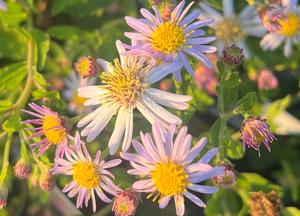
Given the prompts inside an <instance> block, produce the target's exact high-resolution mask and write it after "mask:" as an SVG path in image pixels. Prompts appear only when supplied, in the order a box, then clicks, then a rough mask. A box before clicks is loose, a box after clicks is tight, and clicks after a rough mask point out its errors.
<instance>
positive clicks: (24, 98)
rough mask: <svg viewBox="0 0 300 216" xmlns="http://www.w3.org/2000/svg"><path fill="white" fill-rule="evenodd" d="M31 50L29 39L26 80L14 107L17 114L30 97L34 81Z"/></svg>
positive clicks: (31, 45)
mask: <svg viewBox="0 0 300 216" xmlns="http://www.w3.org/2000/svg"><path fill="white" fill-rule="evenodd" d="M33 50H34V44H33V41H32V38H30V39H29V41H28V50H27V67H28V74H27V80H26V84H25V88H24V91H23V92H22V94H21V96H20V97H19V99H18V100H17V102H16V103H15V105H14V110H15V111H16V112H17V113H19V112H20V110H21V109H22V108H23V107H24V105H25V103H26V102H27V100H28V98H29V96H30V93H31V90H32V87H33V81H34V70H33Z"/></svg>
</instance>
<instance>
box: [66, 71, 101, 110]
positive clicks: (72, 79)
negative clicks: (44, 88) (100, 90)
mask: <svg viewBox="0 0 300 216" xmlns="http://www.w3.org/2000/svg"><path fill="white" fill-rule="evenodd" d="M95 82H96V80H95V79H93V78H92V79H84V78H82V77H80V76H78V75H77V73H76V72H75V71H72V72H71V74H70V76H69V77H68V78H67V79H66V80H65V81H64V83H65V87H66V88H65V89H64V90H63V92H62V94H63V96H64V98H66V99H67V100H68V101H69V106H68V108H69V110H70V111H71V112H75V113H78V114H80V113H82V112H83V111H84V110H86V107H85V106H84V102H85V99H84V98H82V97H80V96H78V92H77V89H78V88H80V87H85V86H90V85H94V84H95Z"/></svg>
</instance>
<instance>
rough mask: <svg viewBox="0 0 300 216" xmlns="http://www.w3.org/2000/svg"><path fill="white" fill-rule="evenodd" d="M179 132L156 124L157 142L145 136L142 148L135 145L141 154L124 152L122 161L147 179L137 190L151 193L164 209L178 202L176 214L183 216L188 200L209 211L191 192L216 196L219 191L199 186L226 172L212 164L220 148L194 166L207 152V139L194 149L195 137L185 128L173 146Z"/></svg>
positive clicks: (199, 142)
mask: <svg viewBox="0 0 300 216" xmlns="http://www.w3.org/2000/svg"><path fill="white" fill-rule="evenodd" d="M175 130H176V127H175V125H172V126H171V127H170V129H169V131H165V130H164V129H163V128H162V127H161V126H160V125H159V124H153V126H152V135H153V139H154V140H153V139H152V137H151V135H150V134H149V133H147V134H144V133H142V132H141V140H142V144H141V143H139V142H138V141H136V140H133V142H132V143H133V146H134V148H135V150H136V152H137V154H132V153H125V152H121V157H122V158H123V159H125V160H128V161H130V164H131V166H132V167H133V169H130V170H128V173H129V174H131V175H136V176H142V177H143V180H139V181H136V182H135V183H134V184H133V186H132V187H133V189H135V190H136V191H138V192H146V193H150V194H149V195H148V197H147V198H150V197H153V201H155V200H158V203H159V207H160V208H165V207H166V206H167V205H168V203H169V201H170V199H171V198H174V201H175V206H176V214H177V215H179V216H182V215H184V211H185V206H184V197H186V198H188V199H190V200H191V201H193V202H194V203H195V204H196V205H198V206H199V207H205V203H204V202H203V201H202V200H201V199H200V198H198V197H197V196H196V195H194V194H193V193H191V191H194V192H199V193H204V194H211V193H214V192H216V191H217V188H215V187H212V186H205V185H199V184H198V183H199V182H202V181H205V180H207V179H210V178H212V177H214V176H217V175H220V174H221V173H223V172H224V167H222V166H220V167H212V166H210V165H209V164H208V163H209V162H210V160H211V159H212V158H213V157H214V156H215V154H216V153H217V152H218V148H213V149H211V150H210V151H208V152H207V153H206V154H204V155H203V156H202V157H201V158H200V159H199V160H198V161H197V162H195V163H192V161H193V160H194V159H195V158H196V156H197V155H198V154H199V152H200V151H201V150H202V149H203V148H204V146H205V144H206V141H207V139H206V138H202V139H200V140H199V141H198V143H196V144H195V145H194V146H193V147H192V136H191V135H190V134H187V130H188V128H187V127H186V126H185V127H183V128H181V129H180V131H179V132H178V135H177V137H176V139H175V141H174V142H173V136H174V133H175Z"/></svg>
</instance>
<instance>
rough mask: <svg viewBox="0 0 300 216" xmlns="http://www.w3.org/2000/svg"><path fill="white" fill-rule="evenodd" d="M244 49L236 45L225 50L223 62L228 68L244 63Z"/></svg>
mask: <svg viewBox="0 0 300 216" xmlns="http://www.w3.org/2000/svg"><path fill="white" fill-rule="evenodd" d="M243 51H244V50H243V49H242V48H239V47H238V46H236V45H235V44H233V45H231V46H229V47H226V48H225V49H224V50H223V60H224V62H225V63H226V64H227V65H228V66H235V65H239V64H241V63H242V61H243V58H244V54H243Z"/></svg>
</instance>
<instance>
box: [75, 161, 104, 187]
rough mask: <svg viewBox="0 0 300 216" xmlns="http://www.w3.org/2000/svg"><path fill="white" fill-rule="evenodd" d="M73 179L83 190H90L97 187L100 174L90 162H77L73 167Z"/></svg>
mask: <svg viewBox="0 0 300 216" xmlns="http://www.w3.org/2000/svg"><path fill="white" fill-rule="evenodd" d="M73 179H74V181H75V182H76V183H77V184H78V185H80V186H81V187H83V188H87V189H92V188H95V187H96V186H97V185H99V182H100V174H99V172H98V170H97V167H96V166H95V165H94V164H93V163H91V162H78V163H76V164H75V165H74V166H73Z"/></svg>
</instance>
